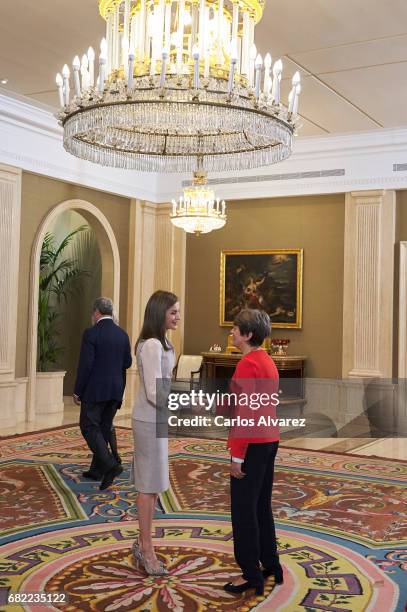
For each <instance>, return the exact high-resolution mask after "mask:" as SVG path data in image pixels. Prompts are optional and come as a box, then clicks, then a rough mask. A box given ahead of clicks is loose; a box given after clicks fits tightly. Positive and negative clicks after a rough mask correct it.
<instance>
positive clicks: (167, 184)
mask: <svg viewBox="0 0 407 612" xmlns="http://www.w3.org/2000/svg"><path fill="white" fill-rule="evenodd" d="M52 112H53V109H51V108H50V107H48V106H45V105H43V104H40V103H33V102H32V100H31V99H28V98H24V97H23V96H19V95H17V94H15V95H10V93H9V92H7V95H6V94H5V93H3V92H2V90H1V89H0V143H1V145H0V163H4V164H8V165H12V166H17V167H19V168H22V169H23V170H26V171H29V172H35V173H37V174H43V175H45V176H50V177H53V178H57V179H59V180H64V181H68V182H71V183H75V184H79V185H83V186H85V187H91V188H93V189H99V190H102V191H107V192H110V193H115V194H117V195H121V196H124V197H130V198H139V199H142V200H147V201H149V202H151V203H162V202H169V201H170V200H171V198H173V197H174V194H178V193H179V192H180V191H181V190H182V181H184V180H190V179H191V176H190V175H185V174H182V175H181V174H167V175H166V176H165V180H163V177H162V176H161V175H159V174H155V173H143V172H136V171H133V170H121V169H117V168H108V167H102V166H98V165H96V164H92V163H91V162H86V161H83V160H80V159H77V158H75V157H73V156H71V155H69V154H68V153H66V152H65V150H64V149H63V146H62V129H61V128H60V127H59V126H58V124H57V121H56V119H55V117H54V116H53V114H52ZM406 163H407V127H400V128H391V129H377V130H374V131H371V132H358V133H351V134H334V135H326V136H325V135H324V136H313V137H308V138H296V139H295V140H294V146H293V154H292V156H291V157H290V158H289V159H288V160H286V161H284V162H281V163H279V164H277V165H272V166H269V167H264V168H259V169H256V170H248V171H242V172H229V173H223V174H217V175H216V174H211V175H210V178H211V179H216V178H218V179H219V180H220V181H221V182H220V183H219V184H215V189H216V193H217V195H219V197H221V198H224V199H235V200H239V199H248V198H250V199H253V198H265V197H278V196H284V197H288V196H298V195H317V194H326V193H343V192H348V191H357V190H362V189H383V188H385V189H407V170H406V171H397V172H396V171H394V168H393V165H394V164H406ZM338 168H339V169H343V170H344V175H343V176H341V177H340V178H338V177H332V176H331V177H329V176H327V177H315V178H309V177H304V176H303V177H302V178H290V179H288V177H287V176H286V177H284V175H290V174H293V173H304V172H320V171H329V170H333V169H338ZM277 175H278V176H277ZM245 176H247V177H259V176H261V177H262V180H261V181H258V182H256V181H253V180H251V181H250V182H249V181H248V182H246V183H245V182H244V177H245ZM266 176H270V181H268V180H267V179H266V178H265V177H266ZM281 177H282V178H281ZM237 178H238V179H239V182H236V179H237Z"/></svg>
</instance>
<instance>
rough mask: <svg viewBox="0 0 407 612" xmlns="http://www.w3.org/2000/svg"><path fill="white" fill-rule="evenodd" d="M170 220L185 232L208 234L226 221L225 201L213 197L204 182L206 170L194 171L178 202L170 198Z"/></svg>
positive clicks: (213, 194)
mask: <svg viewBox="0 0 407 612" xmlns="http://www.w3.org/2000/svg"><path fill="white" fill-rule="evenodd" d="M171 221H172V223H173V225H175V227H180V228H181V229H183V230H185V231H186V232H187V233H190V234H195V235H197V236H199V235H200V234H208V233H209V232H211V231H212V230H216V229H220V228H221V227H223V226H224V225H225V223H226V205H225V201H224V200H222V201H220V198H215V193H214V191H213V189H211V188H210V187H209V186H208V185H207V184H206V172H202V171H199V170H197V171H196V172H194V180H193V181H192V186H191V187H185V189H184V193H183V195H182V196H180V198H179V200H178V202H177V201H176V200H172V214H171Z"/></svg>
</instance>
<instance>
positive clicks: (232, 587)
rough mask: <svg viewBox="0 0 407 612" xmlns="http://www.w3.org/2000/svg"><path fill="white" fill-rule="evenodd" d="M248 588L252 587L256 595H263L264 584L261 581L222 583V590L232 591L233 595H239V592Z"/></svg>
mask: <svg viewBox="0 0 407 612" xmlns="http://www.w3.org/2000/svg"><path fill="white" fill-rule="evenodd" d="M249 589H254V592H255V594H256V595H263V593H264V584H263V583H262V582H261V583H260V584H259V583H257V582H250V581H247V582H243V583H242V584H232V583H231V582H228V583H226V584H224V585H223V590H224V591H226V592H227V593H233V594H234V595H239V594H240V593H244V592H245V591H247V590H249Z"/></svg>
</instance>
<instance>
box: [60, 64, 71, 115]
mask: <svg viewBox="0 0 407 612" xmlns="http://www.w3.org/2000/svg"><path fill="white" fill-rule="evenodd" d="M62 76H63V77H64V102H65V106H67V105H68V104H69V76H70V70H69V68H68V66H67V64H64V67H63V68H62Z"/></svg>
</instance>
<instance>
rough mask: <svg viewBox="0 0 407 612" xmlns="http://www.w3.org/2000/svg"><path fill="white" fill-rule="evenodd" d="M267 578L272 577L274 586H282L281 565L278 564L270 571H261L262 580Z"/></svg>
mask: <svg viewBox="0 0 407 612" xmlns="http://www.w3.org/2000/svg"><path fill="white" fill-rule="evenodd" d="M269 576H274V582H275V583H276V584H283V582H284V575H283V568H282V567H281V565H280V564H278V565H277V566H276V567H274V568H270V569H266V568H265V569H264V570H263V578H268V577H269Z"/></svg>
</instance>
